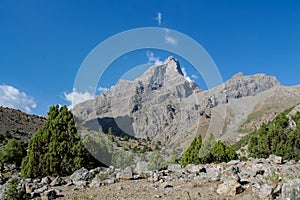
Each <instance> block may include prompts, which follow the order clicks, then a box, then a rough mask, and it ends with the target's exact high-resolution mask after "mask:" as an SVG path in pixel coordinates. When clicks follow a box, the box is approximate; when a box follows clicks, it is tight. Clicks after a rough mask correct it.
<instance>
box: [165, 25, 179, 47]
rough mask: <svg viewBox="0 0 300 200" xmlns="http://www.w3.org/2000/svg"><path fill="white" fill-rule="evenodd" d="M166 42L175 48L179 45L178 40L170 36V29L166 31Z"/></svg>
mask: <svg viewBox="0 0 300 200" xmlns="http://www.w3.org/2000/svg"><path fill="white" fill-rule="evenodd" d="M165 42H166V43H167V44H171V45H173V46H176V45H177V43H178V40H177V39H176V38H174V37H172V36H171V35H170V31H169V30H168V29H166V33H165Z"/></svg>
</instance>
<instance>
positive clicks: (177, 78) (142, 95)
mask: <svg viewBox="0 0 300 200" xmlns="http://www.w3.org/2000/svg"><path fill="white" fill-rule="evenodd" d="M193 87H194V88H195V86H193ZM193 93H194V89H193V88H192V87H191V84H190V82H189V81H187V80H186V78H185V77H184V76H183V74H182V71H181V68H180V66H179V63H178V61H177V60H175V59H174V58H172V57H169V58H168V60H167V61H166V62H165V63H164V64H162V65H157V66H153V67H151V68H149V69H148V70H147V71H146V72H145V73H144V74H143V75H142V76H141V77H139V78H137V79H136V80H134V81H132V82H130V81H126V80H121V81H120V82H119V83H118V84H117V85H116V86H114V87H112V88H111V89H110V90H109V91H107V92H106V93H104V94H101V95H99V96H98V97H97V98H96V99H95V100H93V101H88V102H85V103H82V104H79V105H77V106H75V108H74V109H73V113H74V114H75V115H76V116H77V117H78V118H79V119H81V120H84V121H85V122H84V123H85V125H86V126H87V127H89V128H92V129H94V130H99V125H100V126H101V127H102V130H103V131H104V132H106V133H107V132H108V129H109V127H112V129H113V130H112V131H113V132H114V133H118V134H120V135H123V134H129V135H132V136H135V137H140V138H147V137H150V138H155V137H158V138H160V139H162V141H166V140H168V139H169V138H170V137H171V136H172V134H177V133H182V132H183V131H186V129H187V127H191V126H193V125H194V124H195V121H196V120H197V119H198V118H199V117H200V112H199V107H198V106H197V105H195V103H196V98H195V97H193ZM178 123H179V124H180V125H181V126H178V125H177V124H178ZM174 125H176V126H174ZM167 130H168V131H167ZM167 132H168V134H167ZM163 134H165V135H164V136H163V137H162V135H163Z"/></svg>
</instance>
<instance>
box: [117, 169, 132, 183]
mask: <svg viewBox="0 0 300 200" xmlns="http://www.w3.org/2000/svg"><path fill="white" fill-rule="evenodd" d="M116 177H117V179H120V180H131V179H132V178H133V171H132V167H130V166H129V167H126V168H125V169H124V170H123V171H121V172H119V173H117V175H116Z"/></svg>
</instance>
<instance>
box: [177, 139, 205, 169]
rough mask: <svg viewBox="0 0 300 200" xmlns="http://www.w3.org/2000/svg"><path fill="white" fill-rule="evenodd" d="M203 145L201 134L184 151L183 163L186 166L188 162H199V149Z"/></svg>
mask: <svg viewBox="0 0 300 200" xmlns="http://www.w3.org/2000/svg"><path fill="white" fill-rule="evenodd" d="M201 145H202V137H201V135H200V134H199V135H198V136H197V137H196V138H194V140H193V141H192V143H191V145H190V146H189V147H188V148H187V150H186V151H185V152H184V154H183V157H182V160H181V164H182V165H183V166H186V165H188V164H199V163H200V160H199V150H200V148H201Z"/></svg>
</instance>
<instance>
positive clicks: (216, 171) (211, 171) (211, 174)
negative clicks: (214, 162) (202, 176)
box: [206, 167, 221, 181]
mask: <svg viewBox="0 0 300 200" xmlns="http://www.w3.org/2000/svg"><path fill="white" fill-rule="evenodd" d="M206 173H207V178H209V179H210V180H212V181H219V180H220V178H221V170H220V168H216V167H209V168H206Z"/></svg>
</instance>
